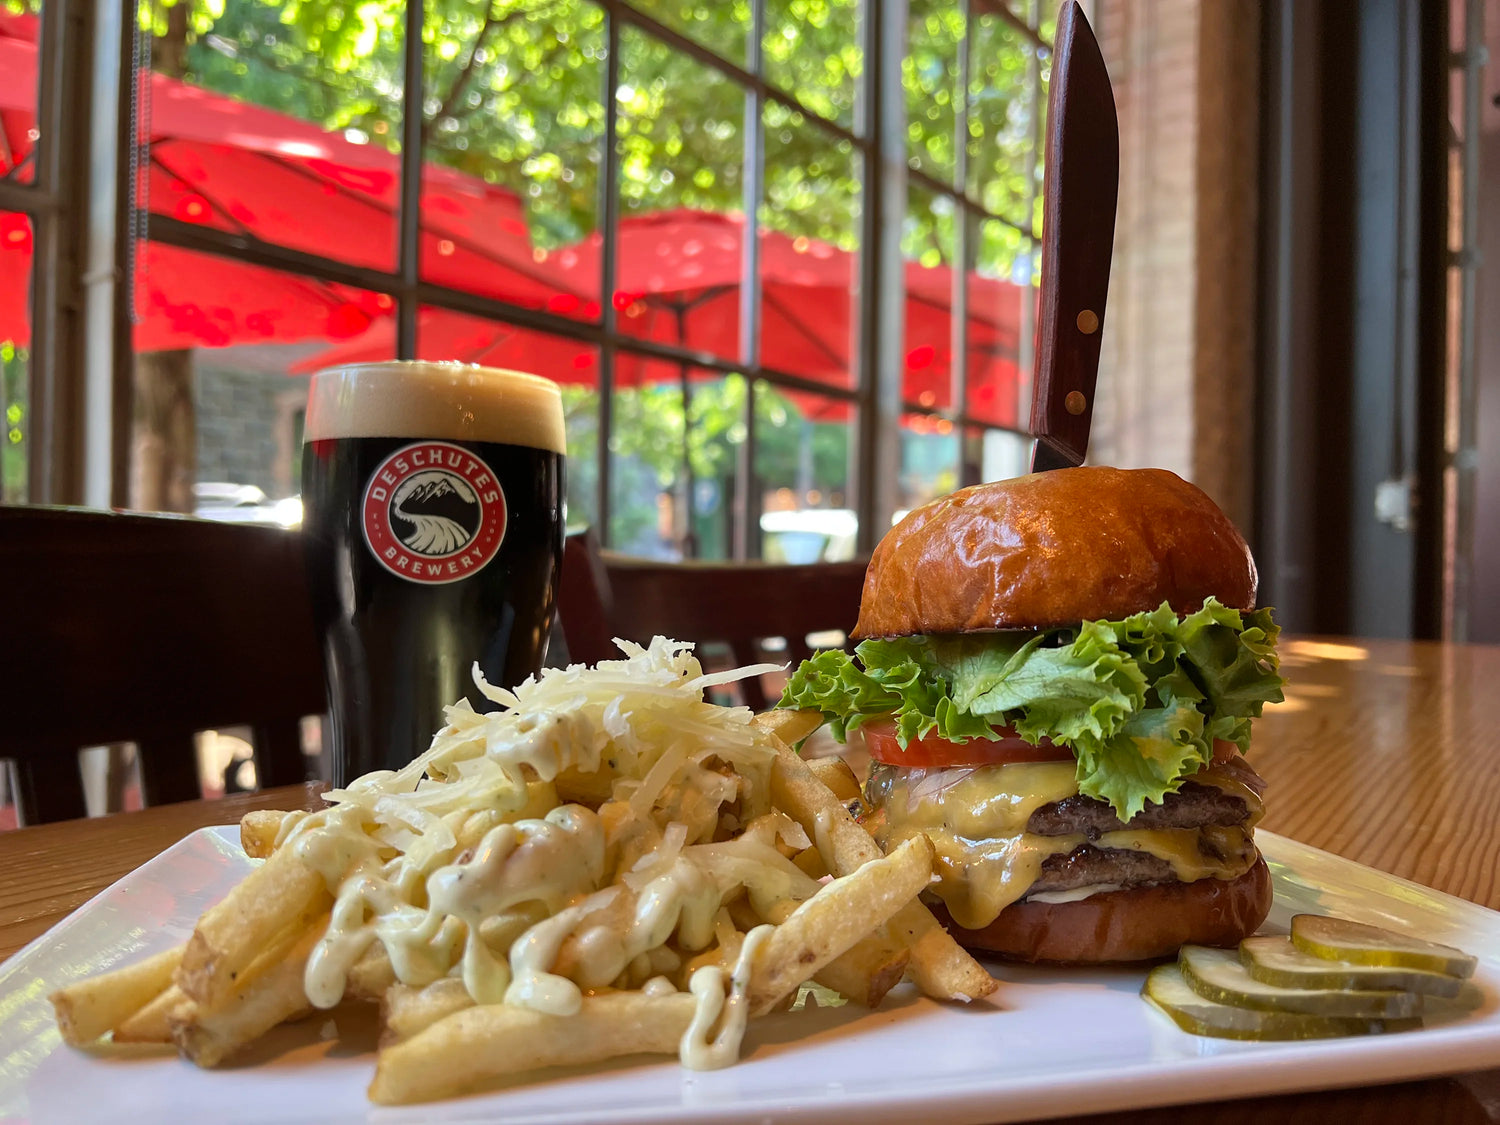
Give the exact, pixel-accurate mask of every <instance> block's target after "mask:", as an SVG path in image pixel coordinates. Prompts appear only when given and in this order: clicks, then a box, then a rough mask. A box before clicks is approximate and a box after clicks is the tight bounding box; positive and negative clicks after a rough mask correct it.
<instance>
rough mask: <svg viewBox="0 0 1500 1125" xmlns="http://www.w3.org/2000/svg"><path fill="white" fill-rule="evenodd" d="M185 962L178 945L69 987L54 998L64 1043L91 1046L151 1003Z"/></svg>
mask: <svg viewBox="0 0 1500 1125" xmlns="http://www.w3.org/2000/svg"><path fill="white" fill-rule="evenodd" d="M181 961H182V946H180V945H179V946H176V947H175V948H173V949H168V950H166V951H165V952H162V953H158V954H156V955H155V956H152V957H147V958H146V959H145V960H144V961H137V962H136V963H135V964H133V965H126V966H125V967H124V968H120V969H114V970H112V971H111V972H108V973H101V974H99V975H98V976H96V977H89V978H88V979H87V980H81V981H78V982H77V983H75V984H70V985H68V986H67V987H66V988H62V989H59V990H58V991H56V992H54V993H53V994H52V996H51V1000H52V1008H53V1010H54V1011H55V1012H56V1013H57V1027H58V1030H59V1031H61V1032H62V1037H63V1039H64V1041H66V1042H68V1043H72V1044H74V1045H75V1046H76V1045H82V1044H84V1043H92V1042H93V1041H94V1040H95V1039H98V1038H99V1036H101V1035H103V1034H104V1033H105V1032H106V1031H112V1030H114V1028H116V1027H118V1026H119V1025H120V1024H121V1023H123V1022H124V1021H125V1020H127V1019H129V1018H130V1017H131V1016H133V1015H134V1014H135V1013H136V1012H138V1011H140V1010H141V1009H142V1008H144V1007H146V1005H148V1004H150V1003H151V1002H152V1001H153V1000H154V999H156V997H157V995H158V994H160V993H161V992H162V991H163V990H164V989H166V988H168V987H169V986H170V985H171V983H172V974H173V973H174V972H175V971H176V969H177V966H178V964H179V963H180V962H181Z"/></svg>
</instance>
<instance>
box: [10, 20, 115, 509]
mask: <svg viewBox="0 0 1500 1125" xmlns="http://www.w3.org/2000/svg"><path fill="white" fill-rule="evenodd" d="M92 17H93V12H92V11H91V10H90V8H89V7H88V6H87V5H86V4H85V3H83V2H82V0H54V2H52V3H49V4H47V5H45V6H44V7H43V9H42V23H41V36H40V42H41V50H40V52H39V53H38V63H39V74H38V79H39V81H38V84H37V123H38V126H39V129H40V132H41V137H40V144H39V151H38V159H37V167H36V183H35V185H34V187H33V189H32V190H33V191H34V192H35V193H36V198H37V199H39V200H41V199H45V200H46V201H47V203H46V205H45V206H44V207H42V208H36V207H31V208H27V210H28V211H29V212H30V213H31V214H32V248H33V249H32V288H31V292H32V302H31V355H30V359H29V362H28V364H27V388H28V399H29V402H30V407H31V425H30V427H29V429H30V433H31V441H30V443H29V448H28V450H27V454H28V456H27V460H28V466H27V493H28V499H29V500H31V501H32V502H37V503H47V504H79V503H83V502H85V500H87V499H89V497H87V496H86V494H85V489H86V480H87V477H88V468H89V465H88V458H89V456H90V454H89V446H88V441H87V437H88V433H87V430H88V415H87V413H86V408H87V406H88V403H87V400H86V397H85V394H86V388H87V381H86V379H87V376H86V372H85V370H84V366H83V363H82V348H81V346H80V345H81V339H80V337H81V335H82V332H81V323H80V319H79V308H80V299H81V298H80V289H81V284H82V272H83V271H82V260H83V258H82V245H83V241H82V240H83V231H84V229H85V226H86V219H87V205H88V198H87V193H86V192H85V191H84V190H83V181H84V177H85V175H86V172H87V163H86V161H85V162H83V163H81V164H80V154H79V151H78V150H79V147H80V146H76V145H71V144H66V143H63V139H64V138H70V137H87V136H88V135H89V131H88V118H89V111H90V104H89V97H90V94H91V92H92V70H91V67H90V65H89V64H90V62H91V61H92V53H93V32H94V20H93V18H92ZM111 405H112V402H111V396H106V399H105V402H104V403H103V404H102V409H109V408H110V407H111ZM106 421H108V419H106ZM95 456H102V457H103V458H104V459H105V466H106V469H107V466H108V464H109V456H110V451H109V449H108V447H107V446H106V447H105V448H103V449H101V450H96V451H95ZM105 491H106V494H107V491H108V481H107V480H106V482H105ZM96 499H98V498H96ZM102 499H103V502H104V503H105V504H107V503H108V497H107V495H106V496H105V497H103V498H102Z"/></svg>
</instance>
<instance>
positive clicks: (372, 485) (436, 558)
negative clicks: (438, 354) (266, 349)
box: [302, 364, 563, 785]
mask: <svg viewBox="0 0 1500 1125" xmlns="http://www.w3.org/2000/svg"><path fill="white" fill-rule="evenodd" d="M562 430H563V427H562V409H561V402H560V399H559V398H558V394H557V389H556V387H555V386H554V385H552V384H551V383H549V382H547V381H546V380H542V379H537V378H535V377H534V376H528V375H519V374H516V373H514V372H501V371H487V370H484V369H482V368H475V367H468V366H460V365H448V364H371V365H366V366H363V367H352V368H341V369H337V370H334V371H325V372H320V373H319V374H318V375H316V376H315V377H314V380H313V385H312V390H311V395H310V398H309V403H308V412H307V426H306V444H305V446H304V451H303V461H302V501H303V512H304V515H303V534H304V537H305V540H306V545H307V560H308V583H309V585H310V587H311V589H312V596H313V607H314V612H315V614H316V617H317V625H318V628H319V631H320V635H321V638H322V642H323V653H324V664H325V667H326V670H327V675H328V711H329V716H330V719H331V725H332V749H333V753H332V761H333V771H334V782H335V784H340V785H342V784H344V783H346V782H348V781H351V780H353V779H354V778H356V777H358V776H359V775H360V774H363V773H367V772H369V771H370V770H376V769H398V768H400V767H401V766H403V765H405V764H406V763H407V762H409V761H410V760H411V759H412V758H414V757H416V756H417V755H418V754H420V753H421V752H422V751H423V750H425V749H426V748H427V745H428V743H429V742H430V741H431V740H432V736H433V734H434V733H435V732H436V731H437V730H438V728H439V727H441V726H442V725H443V707H444V706H446V705H447V704H450V703H453V702H454V701H456V700H457V699H459V698H460V697H461V696H467V697H468V698H469V699H470V701H471V702H472V703H473V704H474V706H475V707H476V708H477V709H480V710H485V709H488V708H490V706H491V705H490V704H489V703H488V701H486V700H485V699H484V698H483V697H482V696H481V695H480V694H479V693H478V691H477V690H476V689H475V688H474V683H473V678H472V675H471V668H472V667H473V665H474V663H475V662H476V661H477V662H478V664H479V667H480V668H481V669H482V670H483V672H484V675H485V677H486V678H487V679H488V680H489V681H490V683H492V684H496V685H498V686H501V687H514V686H515V685H516V684H518V683H520V682H521V681H522V680H523V679H525V678H526V677H527V676H529V675H531V674H533V673H534V672H536V671H537V670H538V669H539V668H540V667H541V665H542V660H543V658H544V657H545V655H546V645H547V636H548V631H549V629H550V628H551V624H552V616H553V613H554V610H555V606H556V598H557V584H558V574H559V568H560V566H561V563H562V544H563V511H562V497H563V435H562Z"/></svg>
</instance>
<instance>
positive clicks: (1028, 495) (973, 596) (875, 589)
mask: <svg viewBox="0 0 1500 1125" xmlns="http://www.w3.org/2000/svg"><path fill="white" fill-rule="evenodd" d="M1255 586H1256V574H1255V560H1254V559H1252V558H1251V557H1250V550H1249V548H1248V547H1246V545H1245V540H1244V538H1243V537H1242V536H1241V535H1240V533H1239V531H1238V530H1237V529H1236V528H1235V526H1234V524H1233V523H1231V522H1230V520H1229V517H1228V516H1226V515H1225V514H1224V513H1223V512H1221V511H1220V510H1219V507H1218V505H1216V504H1215V503H1214V502H1213V501H1212V500H1210V499H1209V498H1208V496H1207V495H1206V494H1205V493H1204V492H1203V491H1202V490H1201V489H1199V488H1198V487H1197V486H1195V485H1192V484H1189V483H1188V482H1187V481H1185V480H1183V479H1182V478H1181V477H1179V476H1177V475H1176V474H1175V473H1170V472H1167V471H1166V470H1165V469H1107V468H1082V469H1058V470H1055V471H1053V472H1050V473H1034V474H1032V475H1031V476H1025V477H1017V478H1016V479H1015V480H1008V481H1001V482H999V483H997V484H985V485H979V486H977V487H974V488H965V489H962V490H960V491H958V492H955V493H953V494H951V495H949V496H945V497H943V498H942V499H940V500H934V501H933V502H932V503H930V504H926V505H924V506H922V507H920V508H917V509H915V510H914V511H912V512H910V513H908V514H907V516H906V518H905V519H903V520H902V521H901V522H900V523H899V524H897V525H896V526H895V527H894V528H892V529H891V532H890V534H888V535H887V536H886V537H885V538H884V539H882V540H881V541H880V545H879V546H878V547H876V548H875V554H874V555H873V556H872V557H871V559H870V566H869V569H868V570H867V571H866V572H865V588H864V595H863V597H862V598H861V600H860V609H859V621H858V622H857V623H856V625H855V626H854V633H853V636H854V637H855V638H864V637H904V636H910V635H913V634H918V633H928V634H935V633H972V632H983V631H987V630H993V629H1051V628H1057V627H1059V626H1064V625H1073V624H1076V623H1078V622H1079V621H1085V620H1089V621H1092V620H1098V619H1101V618H1102V619H1106V620H1118V619H1119V618H1122V617H1128V616H1129V615H1130V614H1132V613H1140V612H1143V611H1146V610H1152V609H1155V608H1157V607H1158V606H1159V605H1161V604H1162V602H1170V603H1171V605H1172V608H1173V609H1174V610H1176V611H1177V612H1178V613H1191V612H1193V611H1194V610H1196V609H1198V608H1199V607H1201V606H1202V605H1203V601H1204V599H1205V598H1207V597H1209V596H1213V597H1216V598H1218V599H1219V601H1221V602H1223V603H1224V604H1225V605H1227V606H1229V607H1231V608H1233V609H1244V610H1249V609H1254V608H1255Z"/></svg>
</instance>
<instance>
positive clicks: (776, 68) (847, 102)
mask: <svg viewBox="0 0 1500 1125" xmlns="http://www.w3.org/2000/svg"><path fill="white" fill-rule="evenodd" d="M875 2H877V3H878V2H879V0H875ZM862 18H863V13H862V11H861V4H860V0H766V15H765V19H766V28H765V35H764V37H763V38H762V40H761V42H762V50H763V56H764V70H765V76H766V80H767V81H769V82H771V83H773V84H775V85H777V86H780V87H781V88H782V89H784V90H786V92H787V93H789V94H791V95H792V96H793V97H794V98H796V99H797V100H798V101H800V102H801V103H802V104H803V105H805V106H807V108H808V109H810V110H812V111H813V112H814V113H818V114H821V115H823V116H824V117H827V118H829V119H830V120H833V121H837V122H839V124H841V125H844V126H852V125H853V123H854V107H855V99H856V98H857V96H858V90H859V79H860V75H861V74H863V73H864V50H863V48H862V47H861V46H860V43H861V37H862V36H863V34H864V28H863V24H862Z"/></svg>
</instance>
